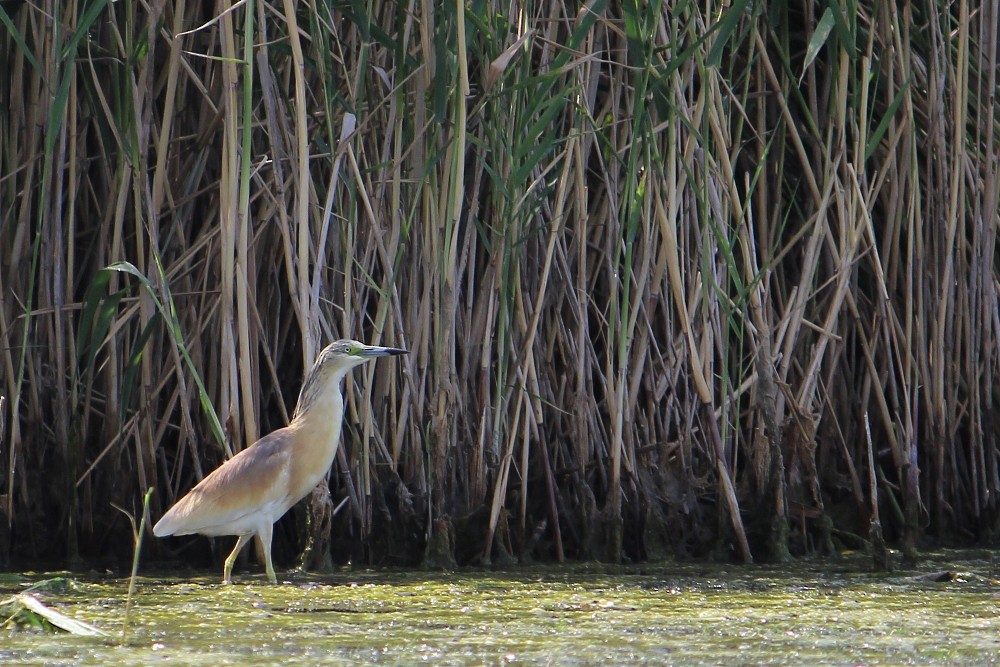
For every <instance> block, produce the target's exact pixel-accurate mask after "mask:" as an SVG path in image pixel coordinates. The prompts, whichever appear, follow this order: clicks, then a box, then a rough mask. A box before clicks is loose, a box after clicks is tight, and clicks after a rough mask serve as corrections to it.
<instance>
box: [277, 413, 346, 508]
mask: <svg viewBox="0 0 1000 667" xmlns="http://www.w3.org/2000/svg"><path fill="white" fill-rule="evenodd" d="M336 398H338V399H339V396H337V397H336ZM343 414H344V408H343V400H330V401H325V402H323V403H322V404H318V405H313V406H312V408H311V409H310V410H309V411H308V412H307V413H306V414H303V415H299V416H298V417H297V418H296V419H295V421H294V422H293V424H290V425H289V426H290V427H291V428H293V429H294V431H295V438H294V439H295V449H294V453H293V455H292V456H293V459H292V478H291V480H290V482H291V487H292V494H293V495H294V496H297V497H296V501H297V500H298V499H300V498H303V497H304V496H305V495H306V494H307V493H309V492H310V491H312V490H313V488H314V487H315V486H316V485H317V484H319V482H320V480H322V479H323V477H324V476H325V475H326V473H327V472H328V471H329V470H330V466H332V465H333V459H334V458H335V457H336V455H337V446H338V445H339V443H340V429H341V425H342V423H343Z"/></svg>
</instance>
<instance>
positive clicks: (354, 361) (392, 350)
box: [292, 339, 407, 420]
mask: <svg viewBox="0 0 1000 667" xmlns="http://www.w3.org/2000/svg"><path fill="white" fill-rule="evenodd" d="M406 352H407V351H406V350H402V349H400V348H398V347H379V346H378V345H365V344H364V343H359V342H358V341H356V340H346V339H345V340H338V341H334V342H332V343H330V344H329V345H327V346H326V347H324V348H323V351H322V352H320V353H319V356H318V357H316V361H315V363H313V365H312V368H311V369H309V372H308V373H306V377H305V380H304V381H303V383H302V390H301V391H300V392H299V401H298V404H297V405H296V406H295V413H294V414H293V415H292V419H293V420H294V419H296V418H297V417H298V416H299V415H302V414H304V413H306V412H307V411H309V410H310V409H311V408H312V407H313V406H314V405H316V404H317V400H322V399H323V398H324V397H329V396H331V395H332V394H336V396H337V397H338V398H339V396H340V381H341V379H343V377H344V376H345V375H346V374H347V373H348V371H350V370H351V369H352V368H354V367H355V366H360V365H361V364H363V363H365V362H366V361H370V360H372V359H375V358H376V357H388V356H396V355H399V354H406Z"/></svg>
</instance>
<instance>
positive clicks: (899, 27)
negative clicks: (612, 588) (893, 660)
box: [0, 0, 1000, 567]
mask: <svg viewBox="0 0 1000 667" xmlns="http://www.w3.org/2000/svg"><path fill="white" fill-rule="evenodd" d="M0 22H2V23H3V26H4V28H3V30H2V32H0V54H2V58H0V62H2V63H3V67H4V68H5V72H6V76H3V77H0V100H2V101H0V257H2V266H0V281H2V284H0V368H2V371H0V454H2V461H3V465H2V466H0V501H2V502H0V518H2V520H0V545H2V550H0V562H7V563H23V562H30V561H36V560H38V559H56V560H64V561H68V562H70V563H76V562H79V561H80V559H83V560H85V561H88V562H104V561H105V560H108V561H117V562H125V561H127V560H128V558H129V556H130V549H131V545H132V540H131V539H129V538H130V536H131V527H130V525H129V523H128V521H126V520H125V519H124V518H123V516H122V513H121V512H118V511H116V510H115V509H114V506H115V505H118V506H121V507H124V508H127V509H129V510H130V511H131V512H132V514H138V513H139V512H140V511H141V510H140V508H141V501H142V497H143V494H144V493H145V491H146V490H147V489H148V488H150V487H154V488H155V489H156V493H155V495H154V497H153V500H152V507H151V512H152V514H153V515H154V517H155V516H158V515H159V514H160V513H161V512H162V511H163V510H164V509H165V507H166V506H167V505H168V504H169V503H171V502H172V501H173V500H174V499H176V498H178V497H179V496H180V495H182V494H183V493H184V492H186V491H187V490H188V489H189V488H190V487H191V486H192V485H193V484H194V483H195V482H196V481H197V480H198V479H200V478H201V477H202V476H203V475H204V474H205V473H206V472H207V471H208V470H211V469H212V468H213V467H215V466H216V465H218V464H219V463H220V462H221V461H222V460H223V459H224V458H225V457H227V456H229V455H231V454H232V452H234V451H238V450H239V449H241V448H243V447H245V446H247V445H248V444H250V443H252V442H253V441H254V440H255V439H256V438H258V437H259V436H261V435H262V434H264V433H266V432H267V431H269V430H272V429H274V428H277V427H279V426H281V425H283V424H285V423H286V422H287V419H288V415H289V413H290V411H291V409H292V406H293V402H294V400H295V396H296V393H297V391H298V388H299V384H300V382H301V379H302V375H303V369H304V368H306V367H307V365H308V364H309V363H311V361H312V359H313V358H314V356H315V354H316V353H317V351H318V350H319V349H320V348H321V347H322V346H323V345H324V344H325V343H326V342H328V341H329V340H331V339H334V338H339V337H355V338H359V339H361V340H365V341H369V342H373V343H383V344H387V345H395V346H402V347H407V348H408V349H410V350H411V354H410V355H409V356H407V357H405V358H401V359H400V360H399V361H397V362H395V363H380V364H374V365H371V366H368V367H365V368H363V369H361V370H359V371H357V372H356V373H355V375H354V376H353V378H351V379H349V380H348V381H347V387H346V390H347V400H348V407H347V419H346V422H345V431H344V435H343V442H342V445H343V446H342V447H341V450H340V454H339V455H338V459H337V463H336V464H335V466H334V469H333V470H332V472H331V475H330V480H329V493H328V494H327V493H325V492H319V491H317V492H316V493H315V494H314V495H313V497H312V498H311V499H308V500H307V501H305V502H304V503H303V505H302V506H301V507H299V508H296V510H295V512H293V513H292V518H291V519H287V520H285V521H284V522H283V523H282V527H283V528H282V529H281V530H279V531H278V533H277V534H276V542H277V546H276V552H277V556H278V559H279V562H280V561H281V560H284V561H285V562H289V561H291V560H294V559H295V558H296V557H297V555H298V554H300V553H303V552H304V556H303V557H302V561H303V564H305V565H307V566H310V567H322V566H324V565H329V564H330V563H331V562H332V561H335V562H343V561H346V560H353V561H356V562H369V563H376V564H385V563H404V564H414V563H419V562H423V563H425V564H428V565H439V566H440V565H443V566H450V565H451V564H454V563H458V564H469V563H480V564H486V563H503V562H508V561H510V560H511V559H515V558H516V559H521V560H522V561H523V560H530V559H543V560H559V561H561V560H563V559H589V558H599V559H605V560H610V561H618V560H621V559H631V560H639V559H653V558H663V557H692V556H705V555H712V556H714V557H718V558H732V559H737V560H743V561H748V562H749V561H752V560H781V559H785V558H788V557H789V556H793V555H797V554H804V553H817V552H818V553H832V552H835V551H836V550H838V549H844V548H863V547H865V548H871V549H872V550H873V554H874V555H875V557H876V559H879V558H882V559H883V560H885V556H886V553H887V552H886V549H888V547H890V546H896V547H899V548H901V549H903V550H904V551H905V552H906V553H907V554H910V555H914V554H915V553H916V552H917V550H918V549H919V548H921V547H922V546H924V545H927V544H932V543H944V544H957V543H967V542H971V541H977V540H989V539H995V538H996V535H997V533H998V529H1000V512H998V498H1000V448H998V435H1000V424H998V420H997V414H998V396H997V393H996V389H995V386H996V376H997V371H998V365H997V364H998V357H997V335H998V331H1000V310H998V307H997V294H998V287H1000V269H998V263H997V251H996V231H997V226H998V222H1000V218H998V195H1000V179H998V177H997V165H998V163H1000V160H998V158H1000V140H998V137H997V129H998V113H997V106H996V93H997V80H996V73H997V64H998V63H997V45H998V34H997V25H998V16H997V5H996V3H992V2H987V3H982V5H979V4H977V3H969V2H967V1H966V0H958V1H957V2H954V3H944V2H936V3H935V2H928V1H927V0H915V1H913V2H897V0H888V1H887V2H881V3H870V2H856V1H855V0H845V1H844V2H841V3H833V4H825V3H811V2H805V3H790V4H780V3H773V4H772V3H753V2H747V1H746V0H742V1H737V2H732V3H719V2H714V1H709V2H705V3H685V2H678V3H663V2H659V1H653V2H648V3H638V2H632V1H628V2H624V3H611V2H607V1H606V0H591V1H590V2H584V3H561V2H550V3H532V2H525V3H490V2H485V1H484V0H472V1H471V2H468V3H465V2H436V1H434V0H419V1H418V0H413V1H411V2H405V3H399V2H391V1H389V0H373V1H372V2H370V3H362V2H353V1H337V2H324V1H321V0H313V1H311V2H307V1H304V2H294V1H293V0H282V1H281V2H278V1H277V0H272V1H270V2H266V1H264V0H244V1H242V2H237V3H229V2H219V3H216V5H215V6H214V7H210V3H196V2H187V1H186V0H170V1H166V0H148V1H147V2H140V3H131V2H125V3H116V2H108V1H107V0H39V1H38V2H33V3H26V2H22V3H18V2H2V3H0ZM344 499H347V501H348V502H347V503H346V505H345V507H346V509H345V510H343V511H340V512H335V511H334V506H336V505H339V504H340V503H341V502H342V501H343V500H344ZM204 544H205V543H204V542H192V543H191V544H189V545H188V546H186V547H183V548H184V549H187V550H190V549H198V548H203V546H199V545H204ZM155 549H156V550H154V552H153V553H154V554H155V553H156V552H157V551H158V552H159V555H160V556H166V555H168V554H167V552H166V551H165V549H164V547H163V545H162V544H161V545H158V546H157V547H156V548H155ZM185 553H191V552H190V551H185Z"/></svg>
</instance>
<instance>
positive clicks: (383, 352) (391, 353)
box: [358, 345, 408, 357]
mask: <svg viewBox="0 0 1000 667" xmlns="http://www.w3.org/2000/svg"><path fill="white" fill-rule="evenodd" d="M407 353H408V350H404V349H402V348H398V347H379V346H377V345H369V346H368V347H366V348H365V349H363V350H361V352H359V353H358V354H359V356H362V357H395V356H398V355H400V354H407Z"/></svg>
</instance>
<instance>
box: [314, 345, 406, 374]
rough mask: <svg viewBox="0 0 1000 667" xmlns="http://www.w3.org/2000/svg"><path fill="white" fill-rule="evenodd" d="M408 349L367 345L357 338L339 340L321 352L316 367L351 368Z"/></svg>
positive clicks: (404, 352) (401, 352) (330, 368)
mask: <svg viewBox="0 0 1000 667" xmlns="http://www.w3.org/2000/svg"><path fill="white" fill-rule="evenodd" d="M406 352H407V351H406V350H402V349H400V348H398V347H380V346H378V345H365V344H364V343H359V342H358V341H356V340H349V339H344V340H337V341H334V342H332V343H330V344H329V345H327V346H326V347H324V348H323V351H322V352H320V353H319V357H318V358H317V359H316V367H317V368H323V369H324V370H339V369H342V368H343V369H345V370H346V369H351V368H354V367H355V366H360V365H361V364H363V363H365V362H366V361H369V360H371V359H374V358H376V357H389V356H396V355H400V354H406Z"/></svg>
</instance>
